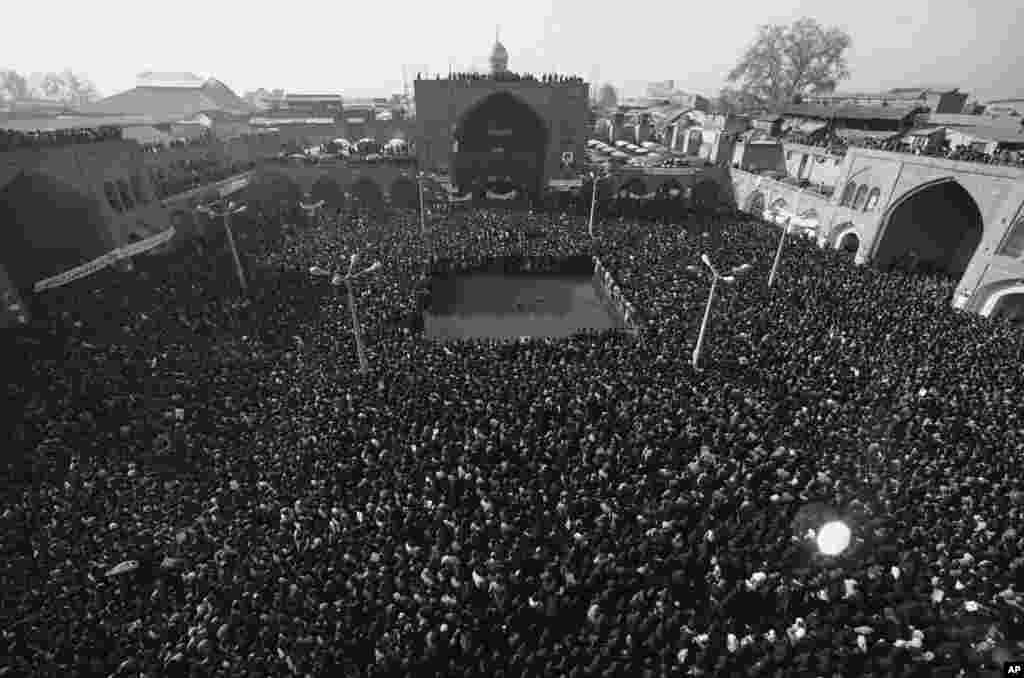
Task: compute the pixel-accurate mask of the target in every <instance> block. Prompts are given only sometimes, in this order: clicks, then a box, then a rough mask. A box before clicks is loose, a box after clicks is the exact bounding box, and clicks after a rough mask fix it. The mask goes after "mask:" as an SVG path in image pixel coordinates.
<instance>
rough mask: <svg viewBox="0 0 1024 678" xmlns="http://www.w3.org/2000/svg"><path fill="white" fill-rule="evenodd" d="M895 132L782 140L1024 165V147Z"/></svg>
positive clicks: (833, 148) (840, 149) (832, 147)
mask: <svg viewBox="0 0 1024 678" xmlns="http://www.w3.org/2000/svg"><path fill="white" fill-rule="evenodd" d="M893 135H894V136H892V137H889V138H862V139H850V138H843V137H841V136H838V135H833V136H821V135H814V134H800V133H790V134H786V135H785V136H784V137H783V141H786V142H788V143H793V144H803V145H805V146H814V147H816V148H827V149H829V150H830V151H832V152H834V153H836V154H839V155H841V154H844V153H846V150H847V149H848V148H850V147H854V148H870V149H874V150H878V151H888V152H890V153H911V154H914V155H926V156H928V157H932V158H945V159H947V160H957V161H960V162H980V163H984V164H986V165H1007V166H1011V167H1024V151H1021V150H1011V149H997V150H996V151H995V152H993V153H987V152H985V151H983V150H980V149H978V148H972V147H971V146H968V145H964V144H959V145H956V146H953V145H951V144H950V142H949V140H948V139H946V140H944V141H943V142H942V143H940V144H933V145H930V146H920V145H916V146H915V145H914V144H912V143H910V142H909V140H908V139H907V137H905V136H904V137H900V136H895V135H896V133H895V132H894V133H893Z"/></svg>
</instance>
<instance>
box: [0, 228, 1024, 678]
mask: <svg viewBox="0 0 1024 678" xmlns="http://www.w3.org/2000/svg"><path fill="white" fill-rule="evenodd" d="M254 211H255V210H254ZM247 214H248V213H247ZM246 218H248V217H239V218H238V219H237V220H236V231H237V233H238V235H239V239H240V241H241V245H240V246H241V249H242V251H243V252H244V259H245V266H246V268H247V270H248V272H249V278H250V291H249V294H248V295H246V296H242V295H239V294H237V292H238V290H237V289H236V288H235V287H234V286H233V285H234V283H233V269H232V267H231V264H230V259H227V258H226V255H225V254H224V253H223V248H222V247H221V246H220V245H219V244H218V243H216V242H207V243H205V244H202V245H200V244H195V245H194V246H192V247H191V248H190V249H189V250H188V251H180V252H178V253H177V254H173V255H169V256H168V257H165V258H161V259H157V258H154V259H153V260H146V261H144V260H139V261H138V262H137V265H136V267H135V270H134V271H132V272H130V273H127V272H116V271H106V272H103V273H100V274H97V277H96V278H92V279H85V280H83V281H79V283H76V284H75V285H73V286H69V287H67V288H61V289H57V290H54V291H51V292H49V293H47V294H46V295H45V296H43V297H40V298H38V299H36V300H35V302H33V303H34V306H35V308H34V318H33V321H32V323H33V328H32V329H31V330H29V331H26V332H23V333H20V334H19V335H18V337H16V338H15V337H13V336H12V337H5V339H4V341H7V342H8V346H7V349H8V355H9V356H10V357H12V358H14V359H13V360H12V361H11V369H10V372H9V375H8V376H9V377H10V378H9V379H8V382H7V383H8V386H7V399H6V401H7V403H8V406H9V407H11V408H13V409H12V412H13V413H14V414H15V415H16V416H13V417H4V418H3V422H4V423H3V426H5V427H7V429H8V430H7V431H5V433H6V434H7V435H6V436H5V439H6V440H9V441H11V442H12V443H13V445H12V448H13V449H24V450H26V452H27V456H26V458H25V460H23V462H22V463H20V464H17V465H11V464H9V465H8V468H7V474H8V477H7V482H6V483H5V485H4V500H3V506H4V510H3V511H4V512H3V521H4V528H5V534H6V535H7V538H6V539H5V540H4V543H3V549H4V557H3V559H2V565H0V576H2V578H3V589H4V591H5V596H4V599H3V601H2V602H0V609H2V611H3V621H4V623H3V634H2V638H3V640H2V642H0V665H2V666H4V667H6V669H4V670H3V675H10V676H13V675H18V676H39V677H43V676H57V675H82V676H85V675H95V676H108V675H114V676H141V675H145V676H189V677H193V676H194V677H199V676H204V677H205V676H209V677H212V676H224V677H228V676H230V677H232V678H234V677H236V676H265V677H274V676H287V675H293V676H316V677H319V676H415V677H417V678H420V677H430V676H445V677H452V676H474V677H479V676H485V675H493V676H496V677H497V676H527V675H529V676H555V677H558V676H568V677H571V678H578V677H583V676H608V677H611V676H623V675H634V676H638V677H642V678H648V677H653V676H749V677H751V678H754V677H757V676H772V677H783V676H801V677H803V676H823V677H826V678H833V677H835V676H854V675H856V676H865V677H872V676H873V677H876V678H881V677H883V676H894V677H901V678H909V677H914V676H922V677H923V676H935V677H938V678H944V677H948V676H982V675H988V674H987V673H986V671H989V670H990V669H991V668H992V667H994V666H995V662H996V661H998V660H999V659H1002V658H1005V657H1007V656H1010V655H1019V653H1020V645H1019V643H1020V642H1021V641H1022V640H1024V625H1022V622H1024V607H1022V601H1021V596H1020V593H1019V592H1018V591H1017V589H1018V588H1021V589H1022V590H1024V535H1022V534H1021V533H1020V532H1019V525H1020V523H1021V512H1022V510H1024V485H1022V481H1021V477H1020V473H1019V468H1020V466H1021V464H1022V462H1024V459H1022V456H1024V425H1022V421H1021V418H1020V412H1019V401H1020V394H1021V390H1022V388H1024V384H1022V380H1021V373H1020V369H1019V365H1020V360H1021V346H1022V344H1021V336H1020V334H1019V332H1018V331H1017V330H1015V329H1013V328H1012V327H1010V326H1009V325H1006V324H1001V323H999V322H993V321H989V320H985V319H982V318H979V317H975V316H970V315H966V314H962V313H959V312H956V311H953V310H951V308H950V305H949V304H950V297H951V293H952V291H953V287H954V285H953V283H952V282H950V281H947V280H944V279H941V278H931V277H921V276H910V275H905V274H899V273H882V272H878V271H875V270H872V269H870V268H866V267H855V266H853V265H851V264H850V263H849V262H847V261H846V260H845V259H844V258H843V256H842V255H841V254H839V253H837V252H835V251H832V250H821V249H818V248H817V247H816V246H815V245H814V244H813V243H811V242H809V241H804V240H794V241H792V243H791V244H790V245H789V246H788V247H787V249H786V251H785V254H784V260H783V264H782V267H781V269H780V274H779V278H778V279H777V281H776V286H775V288H774V290H767V289H766V286H765V277H766V275H767V271H768V268H769V267H770V265H771V262H772V258H773V255H774V252H775V247H776V243H777V238H778V234H777V231H773V230H770V229H768V228H767V227H765V226H764V225H763V224H761V223H759V222H757V221H755V220H752V219H748V218H744V217H741V216H736V217H734V218H732V219H731V220H729V221H728V222H726V223H724V224H722V223H721V222H717V223H718V225H717V226H709V224H711V222H710V221H708V220H707V218H705V217H701V216H699V215H697V214H691V215H690V216H689V217H687V218H685V219H684V220H683V221H682V222H680V221H675V222H671V223H665V224H655V223H649V222H643V221H638V220H631V219H618V220H607V219H604V220H602V222H601V223H600V224H599V238H598V239H597V240H596V241H591V240H590V239H589V238H588V237H587V236H586V218H585V217H584V216H578V215H567V214H557V213H536V214H533V213H530V214H527V213H513V212H508V211H505V212H498V211H483V210H465V211H462V212H456V213H452V214H450V215H448V216H445V217H441V218H435V219H433V220H432V223H431V225H430V233H429V234H428V236H427V237H426V238H422V237H421V236H420V234H419V225H418V216H417V215H416V214H415V213H396V214H392V215H391V216H388V217H386V218H385V217H381V218H374V219H370V218H368V217H365V216H353V217H352V218H351V219H349V220H346V221H342V222H341V223H340V224H331V225H330V226H319V227H314V228H310V229H304V228H300V229H291V228H287V229H284V230H283V231H282V229H280V228H276V227H275V228H272V227H273V226H275V223H273V222H264V223H258V222H247V221H245V219H246ZM709 228H710V230H708V229H709ZM200 247H202V249H199V248H200ZM353 253H358V254H360V255H361V257H362V261H363V262H364V264H369V263H370V262H373V261H380V262H382V263H383V267H382V268H381V269H380V270H379V271H377V272H376V273H374V274H372V275H368V276H366V277H364V278H361V279H360V280H359V281H358V283H357V285H356V298H357V299H358V312H359V315H360V318H361V321H362V324H363V327H364V334H365V338H366V343H367V346H368V350H369V357H370V362H371V370H370V372H369V373H368V374H365V375H363V374H360V373H358V372H357V371H356V369H355V365H356V363H355V358H354V342H353V340H352V339H351V332H350V316H349V309H348V308H346V302H345V295H344V293H343V290H342V293H341V294H338V290H337V289H336V288H333V287H331V286H330V285H329V284H328V283H327V282H326V281H325V280H324V279H322V278H312V277H310V276H309V275H308V274H307V269H308V268H309V267H310V266H312V265H319V266H323V267H327V268H335V269H339V270H340V269H344V268H345V267H346V266H347V261H348V258H349V256H350V255H351V254H353ZM702 253H707V254H708V255H709V256H710V258H711V260H712V261H713V262H714V263H715V265H716V266H718V267H719V268H721V269H726V268H728V267H731V266H736V265H739V264H743V263H751V264H752V265H753V268H752V270H750V271H749V272H748V273H747V274H746V275H744V276H742V277H741V278H740V279H739V280H738V281H737V282H736V283H735V284H734V285H732V286H728V287H726V288H724V289H722V290H721V292H720V296H719V298H718V300H717V302H716V308H715V311H714V314H713V316H712V324H711V329H710V334H709V336H708V341H707V344H706V353H705V356H704V362H703V366H704V367H703V369H702V370H694V369H692V368H691V367H690V354H691V351H692V350H693V347H694V342H695V338H696V334H697V327H698V325H699V323H700V320H701V314H702V311H703V305H704V301H705V297H706V294H707V291H708V281H707V280H706V279H705V278H702V277H700V276H691V275H688V273H687V268H686V266H687V265H689V264H696V265H697V266H698V267H699V266H700V255H701V254H702ZM582 255H598V256H599V257H600V259H601V260H602V261H603V262H604V265H605V267H606V268H607V269H608V270H609V271H610V272H611V273H612V274H613V276H614V278H615V279H616V280H617V281H618V282H619V285H620V286H621V288H622V290H623V292H624V294H625V295H626V296H627V297H628V298H629V299H630V300H631V301H632V303H633V305H634V306H635V308H636V309H638V311H639V312H642V314H643V322H644V325H645V330H644V331H643V333H642V335H641V337H639V338H638V339H635V340H634V339H630V338H628V337H624V336H621V335H619V334H615V333H602V334H593V333H584V334H580V335H577V336H574V337H572V338H568V339H565V340H560V341H554V340H536V341H514V342H487V341H474V342H458V343H444V344H442V343H432V342H429V341H425V340H423V339H422V338H421V337H420V336H419V334H418V332H419V330H420V329H421V324H422V323H421V321H420V320H419V318H420V316H419V315H418V313H417V311H418V310H419V309H421V308H422V307H423V305H424V303H423V297H424V295H426V294H427V290H428V289H429V285H428V281H427V279H426V275H425V274H426V272H427V271H428V269H429V268H430V265H431V264H430V262H439V261H444V262H448V263H447V265H449V266H455V267H459V268H467V267H471V266H474V265H477V264H479V263H481V262H485V261H488V260H492V259H496V258H501V257H507V256H515V257H527V258H532V259H535V260H537V261H538V262H542V263H541V266H542V267H544V268H546V269H553V268H557V266H558V262H559V260H560V259H561V258H563V257H569V256H582ZM544 262H546V263H544ZM6 459H7V461H8V462H10V461H11V459H10V458H6ZM832 518H840V519H843V520H845V521H846V522H847V523H848V524H850V525H851V526H852V529H853V531H854V536H855V539H854V541H853V543H852V545H851V547H850V548H849V549H848V550H847V551H846V552H845V553H843V554H842V555H840V556H837V557H825V556H823V555H821V554H818V553H816V551H815V549H814V546H813V542H812V541H811V540H809V539H808V536H809V535H812V534H813V531H814V530H815V529H816V528H817V527H818V526H820V525H821V523H822V521H824V520H826V519H832ZM122 563H127V564H123V565H121V566H120V567H115V566H118V565H119V564H122ZM112 568H114V569H113V570H112ZM992 675H996V674H992Z"/></svg>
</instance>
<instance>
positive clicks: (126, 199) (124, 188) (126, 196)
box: [117, 179, 135, 210]
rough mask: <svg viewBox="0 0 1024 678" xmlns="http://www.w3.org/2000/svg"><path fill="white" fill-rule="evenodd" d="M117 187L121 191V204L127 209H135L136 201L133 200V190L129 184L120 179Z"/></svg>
mask: <svg viewBox="0 0 1024 678" xmlns="http://www.w3.org/2000/svg"><path fill="white" fill-rule="evenodd" d="M117 187H118V189H120V191H121V202H122V203H124V206H125V209H129V210H132V209H135V200H134V199H133V198H132V188H131V186H129V185H128V182H127V181H125V180H124V179H119V180H118V182H117Z"/></svg>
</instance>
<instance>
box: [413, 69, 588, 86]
mask: <svg viewBox="0 0 1024 678" xmlns="http://www.w3.org/2000/svg"><path fill="white" fill-rule="evenodd" d="M434 77H435V79H436V80H463V81H464V80H497V81H499V82H540V83H571V82H575V83H582V82H583V78H581V77H579V76H575V75H560V74H557V73H544V74H541V75H534V74H533V73H515V72H513V71H498V72H492V73H451V74H449V75H448V76H446V77H442V76H441V74H440V73H438V74H437V75H435V76H434ZM416 79H417V80H424V79H425V78H423V77H422V74H421V73H417V74H416Z"/></svg>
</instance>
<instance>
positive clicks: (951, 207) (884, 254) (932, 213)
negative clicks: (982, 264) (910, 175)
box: [871, 177, 984, 276]
mask: <svg viewBox="0 0 1024 678" xmlns="http://www.w3.org/2000/svg"><path fill="white" fill-rule="evenodd" d="M983 231H984V222H983V218H982V215H981V209H980V208H979V207H978V203H977V202H976V201H975V200H974V197H973V196H971V194H970V193H969V192H968V191H967V189H966V188H964V187H963V186H962V185H961V184H960V182H958V181H957V180H956V178H955V177H944V178H941V179H937V180H935V181H930V182H927V183H925V184H921V185H920V186H916V187H914V188H912V189H910V190H909V191H907V192H906V193H904V194H903V195H902V196H900V197H899V198H898V199H897V200H894V201H893V202H892V204H891V205H890V206H889V208H888V209H887V210H886V211H885V213H884V214H883V215H882V219H881V222H880V225H879V228H878V234H877V235H876V237H875V241H874V243H873V245H872V248H871V260H872V261H873V262H874V263H875V264H876V265H878V266H880V267H882V268H889V267H892V266H896V265H900V263H901V262H904V261H908V260H910V259H914V260H916V261H918V262H920V265H923V266H925V267H926V268H927V269H928V270H932V271H935V272H941V273H944V274H947V275H952V276H960V275H961V274H963V272H964V271H965V270H966V269H967V266H968V264H969V263H970V261H971V258H972V257H973V256H974V252H975V250H977V248H978V245H979V244H980V243H981V237H982V233H983Z"/></svg>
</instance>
